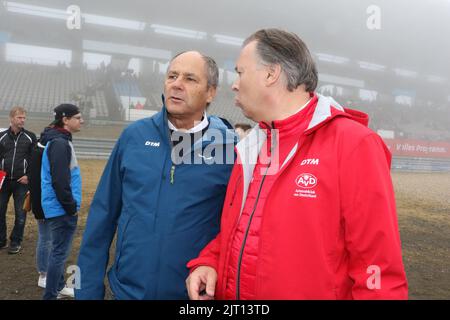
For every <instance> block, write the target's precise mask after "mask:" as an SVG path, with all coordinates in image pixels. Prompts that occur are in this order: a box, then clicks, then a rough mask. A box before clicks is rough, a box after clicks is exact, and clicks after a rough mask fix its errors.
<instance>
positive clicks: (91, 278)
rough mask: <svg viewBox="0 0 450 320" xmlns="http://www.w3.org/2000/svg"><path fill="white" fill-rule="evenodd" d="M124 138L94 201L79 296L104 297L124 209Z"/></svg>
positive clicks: (83, 246) (82, 249) (84, 245)
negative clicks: (122, 149) (115, 240)
mask: <svg viewBox="0 0 450 320" xmlns="http://www.w3.org/2000/svg"><path fill="white" fill-rule="evenodd" d="M120 149H121V142H120V139H119V141H118V142H117V144H116V146H115V147H114V149H113V151H112V153H111V156H110V158H109V160H108V163H107V164H106V167H105V170H104V171H103V175H102V177H101V179H100V182H99V184H98V187H97V191H96V192H95V195H94V198H93V200H92V203H91V207H90V210H89V215H88V218H87V221H86V229H85V231H84V234H83V240H82V243H81V247H80V253H79V256H78V266H79V268H80V275H81V278H80V280H81V281H80V288H79V289H76V290H75V298H76V299H79V300H87V299H95V300H99V299H103V298H104V295H105V286H104V282H103V281H104V278H105V272H106V268H107V265H108V261H109V248H110V246H111V242H112V239H113V237H114V234H115V231H116V226H117V220H118V217H119V215H120V212H121V209H122V176H121V172H120V163H121V151H120Z"/></svg>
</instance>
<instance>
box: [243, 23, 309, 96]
mask: <svg viewBox="0 0 450 320" xmlns="http://www.w3.org/2000/svg"><path fill="white" fill-rule="evenodd" d="M252 41H257V44H256V52H257V55H258V56H259V58H260V59H261V62H262V64H266V65H274V64H275V65H276V64H278V65H280V66H281V70H282V71H283V73H284V75H285V76H286V81H287V89H288V90H289V91H293V90H294V89H296V88H297V87H298V86H300V85H302V84H305V87H306V91H308V92H313V91H314V90H315V89H316V87H317V82H318V74H317V68H316V64H315V62H314V60H313V58H312V56H311V53H310V52H309V50H308V48H307V47H306V45H305V43H304V42H303V41H302V40H301V39H300V38H299V37H298V36H297V35H296V34H294V33H291V32H286V31H283V30H280V29H261V30H259V31H257V32H255V33H254V34H252V35H251V36H250V37H248V38H247V39H246V40H245V41H244V44H243V46H246V45H247V44H249V43H250V42H252Z"/></svg>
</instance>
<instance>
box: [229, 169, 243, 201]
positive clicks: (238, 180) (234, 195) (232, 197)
mask: <svg viewBox="0 0 450 320" xmlns="http://www.w3.org/2000/svg"><path fill="white" fill-rule="evenodd" d="M241 180H242V174H241V175H240V176H239V178H238V179H237V182H236V184H235V185H234V192H233V195H232V196H231V201H230V207H232V206H233V202H234V198H236V193H237V189H238V185H239V182H241Z"/></svg>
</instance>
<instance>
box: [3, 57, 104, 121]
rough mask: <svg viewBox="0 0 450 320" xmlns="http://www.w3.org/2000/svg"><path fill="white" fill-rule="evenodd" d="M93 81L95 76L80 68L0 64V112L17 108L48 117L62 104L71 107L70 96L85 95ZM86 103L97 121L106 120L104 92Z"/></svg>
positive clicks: (99, 91)
mask: <svg viewBox="0 0 450 320" xmlns="http://www.w3.org/2000/svg"><path fill="white" fill-rule="evenodd" d="M95 80H96V72H95V71H89V70H86V69H83V68H79V69H69V68H66V67H62V66H58V67H46V66H41V65H32V64H22V63H9V62H0V110H5V111H7V110H9V109H10V108H11V107H13V106H14V105H20V106H23V107H25V108H26V109H27V110H28V112H30V113H35V114H39V113H45V114H48V113H49V112H51V110H52V109H53V108H54V107H55V106H57V105H58V104H60V103H62V102H72V103H74V102H75V101H73V100H72V99H73V94H75V93H82V92H84V90H85V89H86V87H87V86H88V85H89V84H92V83H94V82H95ZM89 99H90V100H91V102H92V104H93V106H94V108H95V109H96V115H97V117H100V118H107V117H108V108H107V105H106V101H105V96H104V93H103V91H101V90H97V91H96V92H95V95H94V96H92V97H90V98H89Z"/></svg>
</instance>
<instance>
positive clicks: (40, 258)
mask: <svg viewBox="0 0 450 320" xmlns="http://www.w3.org/2000/svg"><path fill="white" fill-rule="evenodd" d="M37 223H38V241H37V246H36V265H37V269H38V272H39V273H47V267H48V259H49V257H50V251H51V249H52V234H51V230H50V226H49V223H48V221H47V220H44V219H42V220H37Z"/></svg>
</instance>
